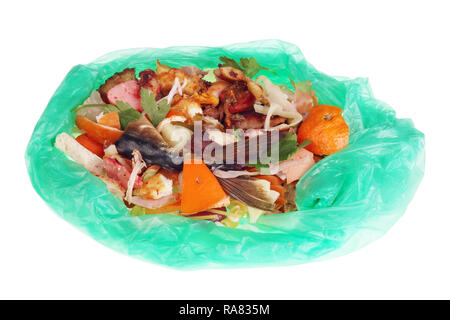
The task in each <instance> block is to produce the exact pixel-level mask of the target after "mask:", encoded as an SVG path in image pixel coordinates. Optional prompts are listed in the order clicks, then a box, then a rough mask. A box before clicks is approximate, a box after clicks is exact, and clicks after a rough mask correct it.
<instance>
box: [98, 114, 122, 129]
mask: <svg viewBox="0 0 450 320" xmlns="http://www.w3.org/2000/svg"><path fill="white" fill-rule="evenodd" d="M97 123H98V124H102V125H104V126H107V127H111V128H116V129H119V130H120V119H119V113H118V112H117V111H114V112H108V113H105V114H104V115H102V116H101V117H100V118H99V119H98V121H97Z"/></svg>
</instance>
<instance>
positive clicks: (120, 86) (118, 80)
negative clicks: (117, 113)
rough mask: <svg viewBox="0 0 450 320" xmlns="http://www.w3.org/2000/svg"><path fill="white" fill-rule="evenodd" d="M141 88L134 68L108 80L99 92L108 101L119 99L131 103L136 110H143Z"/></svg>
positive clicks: (118, 73)
mask: <svg viewBox="0 0 450 320" xmlns="http://www.w3.org/2000/svg"><path fill="white" fill-rule="evenodd" d="M139 89H140V87H139V84H138V82H137V80H136V74H135V71H134V69H125V70H123V71H122V72H117V73H115V74H114V75H113V76H112V77H110V78H109V79H108V80H106V81H105V83H104V84H103V85H101V86H100V88H99V89H98V92H99V93H100V96H101V97H102V100H103V101H105V102H106V103H111V104H115V102H116V101H117V100H120V101H122V102H126V103H128V104H130V105H131V106H132V107H133V108H135V109H136V110H142V108H141V105H140V100H141V98H140V94H139Z"/></svg>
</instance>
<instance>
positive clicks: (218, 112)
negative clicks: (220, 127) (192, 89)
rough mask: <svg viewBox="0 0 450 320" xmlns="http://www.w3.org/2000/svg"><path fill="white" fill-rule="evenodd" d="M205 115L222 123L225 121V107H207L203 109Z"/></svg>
mask: <svg viewBox="0 0 450 320" xmlns="http://www.w3.org/2000/svg"><path fill="white" fill-rule="evenodd" d="M203 115H204V116H207V117H211V118H214V119H217V120H219V121H222V119H223V106H218V107H213V106H206V107H205V108H204V109H203Z"/></svg>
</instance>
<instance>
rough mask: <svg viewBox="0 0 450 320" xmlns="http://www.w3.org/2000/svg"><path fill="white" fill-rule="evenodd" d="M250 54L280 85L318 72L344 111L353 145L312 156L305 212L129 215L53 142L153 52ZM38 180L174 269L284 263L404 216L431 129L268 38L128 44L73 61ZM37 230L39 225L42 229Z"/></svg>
mask: <svg viewBox="0 0 450 320" xmlns="http://www.w3.org/2000/svg"><path fill="white" fill-rule="evenodd" d="M223 55H225V56H229V57H233V58H237V59H239V58H240V57H255V58H256V59H257V61H258V62H259V63H260V64H261V65H262V66H265V67H268V68H270V69H272V70H275V71H276V72H277V75H273V74H272V73H265V72H262V73H261V74H265V75H267V76H268V77H269V78H270V79H271V80H272V81H273V82H274V83H277V84H286V85H287V84H288V83H289V78H288V76H289V75H291V76H293V78H294V79H295V80H296V81H304V80H311V82H312V87H313V89H314V90H315V91H316V95H317V96H318V97H319V102H320V103H321V104H331V105H337V106H339V107H341V108H343V109H344V113H343V114H344V117H345V119H346V121H347V123H348V124H349V126H350V143H349V146H348V147H347V148H346V149H344V150H342V151H340V152H338V153H336V154H334V155H332V156H329V157H327V158H325V159H324V160H322V161H320V162H319V163H317V164H316V165H315V166H314V167H313V168H312V169H311V170H310V171H309V172H308V173H307V174H306V175H305V176H304V177H303V178H302V179H301V180H300V181H299V183H298V184H297V197H296V202H297V206H298V208H299V211H298V212H292V213H286V214H279V215H270V216H263V217H261V218H260V219H259V220H258V223H256V224H250V223H246V224H244V225H241V226H240V227H239V228H238V229H230V228H226V227H219V226H216V225H215V224H214V223H212V222H207V221H197V220H192V219H188V218H183V217H178V216H173V215H164V214H158V215H149V216H140V217H131V216H130V215H129V214H128V210H127V209H126V207H125V205H124V204H123V202H122V201H121V200H120V199H118V198H117V197H115V196H114V195H112V194H111V193H110V192H109V191H107V190H106V187H105V185H104V183H103V182H102V181H101V180H100V179H98V178H96V177H95V176H93V175H92V174H90V173H89V172H87V171H86V170H85V169H84V168H83V167H81V166H80V165H78V164H76V163H75V162H73V161H71V160H69V159H68V158H67V157H66V156H65V155H64V154H63V153H62V152H61V151H59V150H58V149H56V148H55V147H54V146H53V144H54V141H55V137H56V135H57V134H59V133H61V132H69V133H70V132H71V130H72V127H73V124H74V114H73V113H72V112H71V110H72V109H73V108H74V107H76V106H77V105H79V104H81V103H82V102H83V101H84V100H85V99H86V98H87V97H88V96H89V94H90V93H91V91H92V90H94V89H96V88H98V87H99V86H100V85H101V84H102V83H103V82H104V81H105V80H106V79H107V78H108V77H110V76H111V75H112V74H114V73H115V72H118V71H122V70H123V69H124V68H127V67H135V68H136V71H137V72H139V71H140V70H142V69H145V68H153V69H154V67H155V62H156V59H157V58H158V59H160V60H161V62H162V63H164V64H167V65H170V66H173V67H177V66H183V65H195V66H198V67H200V68H207V67H208V68H212V67H216V66H217V63H218V62H219V60H218V58H219V57H220V56H223ZM25 158H26V163H27V167H28V171H29V175H30V178H31V181H32V183H33V186H34V188H35V189H36V191H37V192H38V193H39V195H40V196H41V197H42V198H43V199H44V200H45V201H46V202H47V203H48V205H49V206H50V207H51V208H52V209H53V210H54V211H55V212H56V213H57V214H58V215H60V216H61V217H62V218H64V219H65V220H67V221H68V222H70V223H71V224H73V225H75V226H76V227H77V228H79V229H81V230H82V231H84V232H85V233H87V234H89V235H90V236H91V237H93V238H94V239H96V240H97V241H99V242H101V243H102V244H104V245H106V246H108V247H110V248H112V249H115V250H117V251H120V252H122V253H125V254H128V255H131V256H134V257H137V258H140V259H144V260H147V261H151V262H154V263H158V264H162V265H167V266H170V267H174V268H182V269H198V268H212V267H248V266H268V265H288V264H298V263H305V262H309V261H313V260H318V259H323V258H328V257H331V256H337V255H342V254H345V253H348V252H351V251H354V250H356V249H358V248H360V247H362V246H364V245H366V244H368V243H369V242H371V241H373V240H375V239H377V238H379V237H380V236H381V235H383V234H384V233H385V232H386V231H387V230H388V229H389V228H390V227H391V226H392V225H393V224H394V223H395V222H396V220H397V219H398V218H399V217H400V216H401V215H402V214H403V212H404V211H405V209H406V207H407V205H408V203H409V201H410V200H411V199H412V197H413V195H414V193H415V191H416V189H417V187H418V185H419V183H420V180H421V179H422V176H423V170H424V161H425V151H424V135H423V134H422V133H421V132H420V131H418V130H416V129H415V128H414V126H413V123H412V122H411V121H410V120H406V119H397V118H395V112H394V110H393V109H392V108H391V107H389V106H388V105H386V104H385V103H383V102H381V101H378V100H376V99H375V98H374V97H373V96H372V93H371V90H370V87H369V84H368V81H367V80H366V79H360V78H358V79H345V78H335V77H331V76H328V75H326V74H323V73H321V72H319V71H317V70H316V69H315V68H314V67H313V66H311V65H310V64H309V63H308V62H307V61H306V60H305V58H304V57H303V55H302V53H301V52H300V50H299V49H298V48H297V47H296V46H294V45H292V44H289V43H286V42H282V41H276V40H268V41H257V42H250V43H240V44H234V45H230V46H226V47H218V48H209V47H171V48H165V49H153V48H144V49H130V50H121V51H116V52H112V53H110V54H107V55H105V56H103V57H101V58H99V59H97V60H95V61H94V62H92V63H90V64H87V65H78V66H75V67H74V68H73V69H72V70H71V71H70V72H69V74H68V75H67V76H66V78H65V79H64V81H63V82H62V83H61V85H60V86H59V88H58V89H57V91H56V92H55V94H54V95H53V97H52V98H51V100H50V103H49V104H48V106H47V108H46V109H45V111H44V113H43V115H42V117H41V118H40V120H39V122H38V123H37V125H36V128H35V130H34V133H33V135H32V137H31V139H30V142H29V145H28V149H27V151H26V155H25ZM36 227H39V226H36Z"/></svg>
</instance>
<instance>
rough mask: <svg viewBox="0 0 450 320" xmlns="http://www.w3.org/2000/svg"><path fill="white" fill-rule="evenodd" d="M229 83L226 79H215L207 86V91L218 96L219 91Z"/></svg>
mask: <svg viewBox="0 0 450 320" xmlns="http://www.w3.org/2000/svg"><path fill="white" fill-rule="evenodd" d="M229 85H230V84H229V83H228V82H226V81H216V82H214V83H213V84H212V85H211V86H210V87H209V88H208V91H207V93H208V94H209V95H212V96H215V97H216V98H219V96H220V93H221V92H222V91H223V90H224V89H225V88H226V87H228V86H229Z"/></svg>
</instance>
